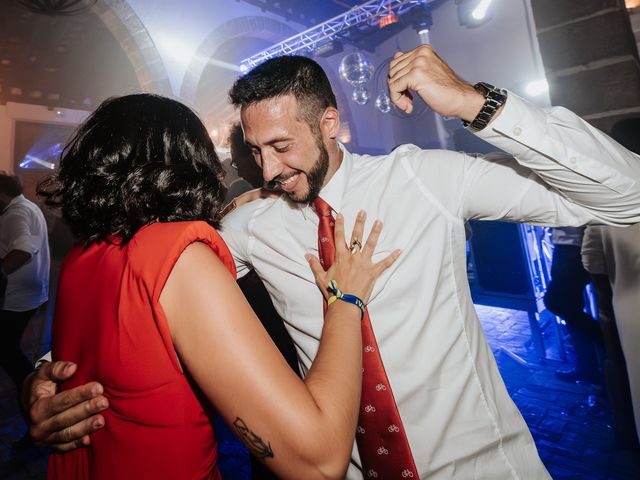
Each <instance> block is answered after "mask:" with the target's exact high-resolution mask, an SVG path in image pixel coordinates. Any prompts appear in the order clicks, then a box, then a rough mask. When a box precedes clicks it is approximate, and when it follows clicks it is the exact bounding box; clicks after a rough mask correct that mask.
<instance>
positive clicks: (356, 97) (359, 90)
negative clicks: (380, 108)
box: [351, 85, 369, 105]
mask: <svg viewBox="0 0 640 480" xmlns="http://www.w3.org/2000/svg"><path fill="white" fill-rule="evenodd" d="M351 99H352V100H353V101H354V102H356V103H357V104H358V105H366V103H367V102H368V101H369V91H368V90H367V87H364V86H362V85H359V86H357V87H356V88H354V89H353V93H352V94H351Z"/></svg>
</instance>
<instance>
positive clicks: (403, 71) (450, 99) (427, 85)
mask: <svg viewBox="0 0 640 480" xmlns="http://www.w3.org/2000/svg"><path fill="white" fill-rule="evenodd" d="M388 84H389V94H390V97H391V101H393V103H394V104H395V105H396V106H397V107H398V108H399V109H400V110H402V111H404V112H405V113H411V112H412V111H413V96H412V95H411V91H414V92H416V93H417V94H418V95H420V97H421V98H422V99H423V100H424V101H425V103H426V104H427V105H428V106H429V108H431V110H433V111H434V112H436V113H439V114H440V115H442V116H445V117H458V118H460V119H462V120H465V121H467V122H471V121H473V119H474V118H476V115H477V114H478V112H479V111H480V109H481V108H482V105H483V104H484V97H483V96H482V94H481V93H479V92H477V91H476V90H475V89H474V88H473V86H472V85H470V84H468V83H467V82H465V81H464V80H462V79H461V78H460V77H458V75H456V73H455V72H454V71H453V70H451V68H449V65H447V64H446V63H445V62H444V60H442V58H440V57H439V56H438V54H437V53H436V52H435V50H434V49H433V48H432V47H431V45H421V46H419V47H418V48H416V49H414V50H411V51H410V52H407V53H402V52H397V53H396V54H395V55H394V56H393V60H391V62H390V63H389V78H388Z"/></svg>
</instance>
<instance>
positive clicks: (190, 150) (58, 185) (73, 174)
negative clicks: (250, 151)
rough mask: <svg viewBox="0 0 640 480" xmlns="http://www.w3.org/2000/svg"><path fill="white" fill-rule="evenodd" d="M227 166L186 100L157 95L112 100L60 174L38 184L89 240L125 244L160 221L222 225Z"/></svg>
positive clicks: (72, 147)
mask: <svg viewBox="0 0 640 480" xmlns="http://www.w3.org/2000/svg"><path fill="white" fill-rule="evenodd" d="M223 177H224V173H223V169H222V166H221V165H220V162H219V160H218V157H217V155H216V152H215V149H214V146H213V143H212V142H211V138H210V137H209V134H208V132H207V130H206V128H205V127H204V125H203V124H202V122H201V121H200V119H199V118H198V117H197V115H196V114H195V113H193V112H192V111H191V110H190V109H189V108H188V107H186V106H185V105H183V104H181V103H179V102H177V101H175V100H171V99H168V98H164V97H160V96H157V95H151V94H135V95H127V96H123V97H116V98H111V99H108V100H106V101H105V102H103V103H102V104H101V105H100V106H99V107H98V108H97V109H96V111H95V112H94V113H93V114H92V115H91V116H90V117H89V119H88V120H87V121H86V122H85V123H84V124H83V125H81V126H80V128H79V129H78V130H77V131H76V133H75V134H74V136H73V138H72V139H71V141H70V142H69V143H68V144H67V146H66V147H65V148H64V151H63V152H62V155H61V160H60V170H59V172H58V173H57V174H56V175H55V176H53V177H51V178H49V179H48V180H45V181H44V182H43V183H41V184H40V185H39V186H38V195H40V196H41V197H43V198H44V199H45V203H46V204H47V205H50V206H55V207H61V208H62V215H63V218H64V220H65V221H66V223H67V224H68V225H69V227H70V228H71V230H72V231H73V233H74V235H75V236H76V237H77V238H78V239H79V240H81V241H83V242H85V243H87V244H90V243H93V242H97V241H101V240H106V241H111V239H113V238H114V237H115V238H116V239H118V240H119V241H121V242H122V243H126V242H127V241H128V240H130V239H131V237H133V235H134V234H135V233H136V232H137V231H138V230H139V229H140V228H141V227H143V226H145V225H147V224H149V223H151V222H154V221H161V222H177V221H186V220H203V221H206V222H208V223H210V224H211V225H213V226H217V223H216V220H215V218H216V215H217V213H218V210H219V208H220V206H221V204H222V202H223V200H224V195H225V188H224V186H223V185H222V179H223Z"/></svg>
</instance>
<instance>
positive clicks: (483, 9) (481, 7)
mask: <svg viewBox="0 0 640 480" xmlns="http://www.w3.org/2000/svg"><path fill="white" fill-rule="evenodd" d="M489 5H491V0H480V3H479V4H478V6H477V7H476V8H474V9H473V11H472V12H471V16H472V17H473V18H475V19H476V20H484V17H486V16H487V9H488V8H489Z"/></svg>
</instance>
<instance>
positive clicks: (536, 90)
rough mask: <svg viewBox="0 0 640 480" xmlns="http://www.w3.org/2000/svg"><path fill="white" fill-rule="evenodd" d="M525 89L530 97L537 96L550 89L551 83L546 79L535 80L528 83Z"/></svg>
mask: <svg viewBox="0 0 640 480" xmlns="http://www.w3.org/2000/svg"><path fill="white" fill-rule="evenodd" d="M524 91H525V92H526V94H527V95H529V96H530V97H537V96H539V95H542V94H543V93H546V92H548V91H549V83H548V82H547V81H546V80H545V79H542V80H534V81H533V82H529V83H527V86H526V87H524Z"/></svg>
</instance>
